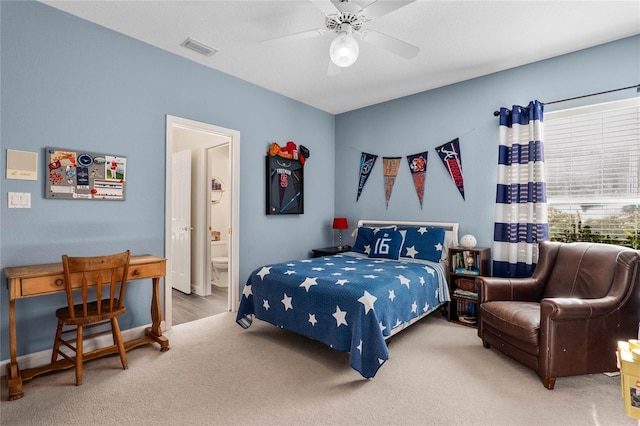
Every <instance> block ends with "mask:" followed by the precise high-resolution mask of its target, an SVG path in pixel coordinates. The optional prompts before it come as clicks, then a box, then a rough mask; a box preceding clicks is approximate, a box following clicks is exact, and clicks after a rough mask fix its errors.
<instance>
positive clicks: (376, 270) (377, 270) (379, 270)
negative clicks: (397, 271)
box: [373, 268, 384, 272]
mask: <svg viewBox="0 0 640 426" xmlns="http://www.w3.org/2000/svg"><path fill="white" fill-rule="evenodd" d="M373 272H384V268H376V269H374V270H373Z"/></svg>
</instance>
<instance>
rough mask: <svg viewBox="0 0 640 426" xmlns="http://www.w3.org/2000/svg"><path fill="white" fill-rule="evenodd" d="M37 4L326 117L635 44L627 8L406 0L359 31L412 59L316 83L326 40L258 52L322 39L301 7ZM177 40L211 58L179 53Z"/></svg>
mask: <svg viewBox="0 0 640 426" xmlns="http://www.w3.org/2000/svg"><path fill="white" fill-rule="evenodd" d="M324 1H328V0H324ZM332 1H334V2H337V0H332ZM379 1H387V0H379ZM314 2H317V1H316V0H314ZM43 3H45V4H48V5H50V6H53V7H55V8H58V9H61V10H64V11H66V12H69V13H71V14H73V15H77V16H79V17H81V18H84V19H86V20H89V21H91V22H95V23H97V24H99V25H102V26H104V27H107V28H110V29H113V30H115V31H118V32H120V33H123V34H126V35H128V36H130V37H133V38H136V39H138V40H142V41H144V42H146V43H148V44H151V45H153V46H157V47H159V48H161V49H164V50H166V51H169V52H172V53H175V54H177V55H180V56H183V57H185V58H188V59H190V60H192V61H195V62H198V63H200V64H203V65H205V66H208V67H211V68H214V69H216V70H219V71H222V72H224V73H227V74H230V75H233V76H235V77H238V78H240V79H242V80H246V81H249V82H252V83H254V84H256V85H258V86H261V87H264V88H266V89H269V90H272V91H274V92H277V93H280V94H282V95H285V96H288V97H290V98H293V99H296V100H299V101H301V102H304V103H306V104H308V105H311V106H314V107H316V108H319V109H321V110H324V111H327V112H330V113H333V114H338V113H341V112H345V111H350V110H353V109H357V108H361V107H364V106H368V105H372V104H376V103H379V102H383V101H387V100H390V99H395V98H399V97H402V96H406V95H410V94H414V93H418V92H422V91H425V90H429V89H434V88H437V87H442V86H445V85H448V84H452V83H456V82H459V81H463V80H468V79H471V78H474V77H479V76H482V75H487V74H490V73H494V72H497V71H501V70H504V69H508V68H513V67H516V66H519V65H524V64H527V63H531V62H535V61H539V60H543V59H546V58H550V57H554V56H558V55H562V54H565V53H569V52H573V51H576V50H580V49H584V48H588V47H591V46H596V45H599V44H603V43H607V42H610V41H613V40H618V39H621V38H624V37H628V36H632V35H635V34H640V1H637V0H632V1H525V0H510V1H481V0H476V1H457V0H449V1H432V0H417V1H416V2H414V3H410V4H408V5H406V6H404V7H402V8H400V9H397V10H396V11H394V12H392V13H389V14H387V15H385V16H382V17H380V18H378V19H374V20H373V21H371V22H369V23H367V24H365V25H364V26H363V28H365V27H366V28H372V29H375V30H377V31H380V32H383V33H386V34H388V35H391V36H393V37H395V38H399V39H401V40H404V41H406V42H409V43H411V44H413V45H416V46H418V47H419V48H420V52H419V54H418V56H417V57H415V58H413V59H404V58H402V57H399V56H397V55H395V54H392V53H390V52H387V51H386V50H383V49H380V48H378V47H375V46H372V45H371V44H369V43H365V42H359V45H360V56H359V58H358V60H357V62H356V63H355V64H354V65H353V66H351V67H350V68H346V69H343V70H342V71H341V72H340V73H339V74H338V75H335V76H328V75H327V69H328V64H329V44H330V43H331V40H332V39H333V37H334V35H333V34H331V33H328V34H325V35H323V36H317V37H312V38H307V39H304V40H295V41H289V42H287V43H281V44H279V45H264V44H261V43H260V42H261V41H264V40H268V39H272V38H275V37H279V36H284V35H288V34H293V33H297V32H302V31H306V30H312V29H315V28H325V16H324V15H323V13H322V12H321V11H320V9H319V8H318V7H316V6H315V5H314V4H313V2H312V1H308V0H298V1H285V0H281V1H269V0H259V1H238V0H236V1H155V0H140V1H115V0H103V1H100V0H97V1H95V0H94V1H62V0H48V1H43ZM351 3H352V4H351V6H352V7H353V6H366V5H367V4H369V3H371V0H369V1H352V2H351ZM354 4H355V5H354ZM187 37H191V38H193V39H195V40H197V41H200V42H203V43H205V44H207V45H209V46H212V47H214V48H216V49H218V50H219V52H218V53H217V54H215V55H213V56H210V57H207V56H202V55H200V54H198V53H195V52H193V51H191V50H189V49H186V48H184V47H182V46H180V43H182V42H183V41H184V40H185V39H186V38H187Z"/></svg>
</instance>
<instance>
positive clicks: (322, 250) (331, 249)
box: [311, 246, 351, 257]
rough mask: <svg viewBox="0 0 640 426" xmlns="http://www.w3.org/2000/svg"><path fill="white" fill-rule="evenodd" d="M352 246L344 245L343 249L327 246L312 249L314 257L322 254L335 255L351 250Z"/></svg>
mask: <svg viewBox="0 0 640 426" xmlns="http://www.w3.org/2000/svg"><path fill="white" fill-rule="evenodd" d="M350 250H351V246H342V249H338V247H325V248H318V249H313V250H311V251H312V252H313V257H322V256H333V255H334V254H338V253H344V252H345V251H350Z"/></svg>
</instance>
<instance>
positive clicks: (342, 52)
mask: <svg viewBox="0 0 640 426" xmlns="http://www.w3.org/2000/svg"><path fill="white" fill-rule="evenodd" d="M358 54H360V46H358V42H357V41H356V39H355V38H353V36H352V35H351V25H349V24H342V25H340V30H339V32H338V36H337V37H336V38H335V39H334V40H333V41H332V42H331V46H330V47H329V56H330V57H331V61H333V63H334V64H336V65H337V66H339V67H341V68H347V67H350V66H351V65H353V64H354V63H355V62H356V60H357V59H358Z"/></svg>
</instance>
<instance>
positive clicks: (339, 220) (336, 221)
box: [333, 217, 349, 250]
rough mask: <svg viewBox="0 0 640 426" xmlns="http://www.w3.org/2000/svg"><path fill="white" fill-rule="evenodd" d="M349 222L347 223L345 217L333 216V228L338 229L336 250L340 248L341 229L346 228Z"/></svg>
mask: <svg viewBox="0 0 640 426" xmlns="http://www.w3.org/2000/svg"><path fill="white" fill-rule="evenodd" d="M348 227H349V224H348V223H347V218H346V217H335V218H333V229H337V230H338V238H339V243H338V250H342V230H343V229H347V228H348Z"/></svg>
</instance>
